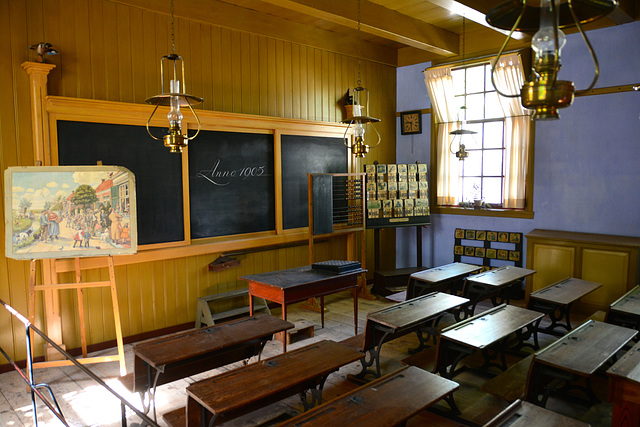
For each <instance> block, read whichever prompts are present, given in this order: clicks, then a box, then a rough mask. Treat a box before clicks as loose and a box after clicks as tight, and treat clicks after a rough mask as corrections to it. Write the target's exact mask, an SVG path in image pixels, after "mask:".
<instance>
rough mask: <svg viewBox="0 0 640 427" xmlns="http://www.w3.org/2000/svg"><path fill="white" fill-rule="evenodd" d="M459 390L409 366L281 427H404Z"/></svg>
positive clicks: (455, 384)
mask: <svg viewBox="0 0 640 427" xmlns="http://www.w3.org/2000/svg"><path fill="white" fill-rule="evenodd" d="M458 387H459V386H458V384H457V383H455V382H453V381H450V380H447V379H445V378H442V377H439V376H437V375H434V374H432V373H430V372H426V371H423V370H422V369H420V368H416V367H413V366H407V367H404V368H402V369H400V370H398V371H396V372H393V373H391V374H388V375H385V376H384V377H381V378H378V379H376V380H374V381H371V382H370V383H368V384H365V385H363V386H361V387H359V388H357V389H355V390H353V391H352V392H350V393H347V394H346V395H343V396H341V397H338V398H337V399H334V400H332V401H330V402H327V403H325V404H324V405H321V406H318V407H316V408H314V409H312V410H310V411H307V412H306V413H304V414H300V415H298V416H297V417H294V418H292V419H290V420H288V421H287V422H285V423H283V424H281V425H280V427H293V426H301V425H304V426H305V427H313V426H322V427H324V426H344V425H351V426H355V425H361V426H367V427H387V426H398V425H404V423H406V421H407V420H409V419H410V418H412V417H413V416H415V415H416V414H418V413H419V412H421V411H423V410H425V409H426V408H428V407H429V406H431V405H433V404H434V403H435V402H437V401H439V400H440V399H442V398H446V397H448V396H451V395H452V394H453V392H454V391H455V390H457V389H458Z"/></svg>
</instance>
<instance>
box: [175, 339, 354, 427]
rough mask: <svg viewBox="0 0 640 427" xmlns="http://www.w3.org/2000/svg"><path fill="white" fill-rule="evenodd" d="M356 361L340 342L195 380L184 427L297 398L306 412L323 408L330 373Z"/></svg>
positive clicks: (309, 348) (327, 342)
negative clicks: (323, 395)
mask: <svg viewBox="0 0 640 427" xmlns="http://www.w3.org/2000/svg"><path fill="white" fill-rule="evenodd" d="M360 357H362V354H361V353H360V352H358V351H355V350H353V349H350V348H348V347H346V346H344V345H342V344H340V343H337V342H334V341H320V342H317V343H314V344H311V345H308V346H306V347H302V348H299V349H296V350H293V351H290V352H287V353H283V354H280V355H278V356H275V357H272V358H269V359H266V360H263V361H261V362H256V363H252V364H249V365H246V366H243V367H241V368H237V369H234V370H232V371H228V372H224V373H222V374H219V375H216V376H214V377H211V378H207V379H205V380H201V381H198V382H196V383H193V384H191V385H190V386H189V387H187V409H186V419H187V426H188V427H193V426H200V425H209V426H211V425H214V424H216V423H218V422H226V421H229V420H231V419H233V418H236V417H238V416H241V415H245V414H247V413H249V412H251V411H254V410H256V409H258V408H262V407H264V406H267V405H270V404H272V403H274V402H277V401H280V400H282V399H284V398H286V397H289V396H292V395H294V394H297V393H300V396H301V399H302V404H303V406H304V408H305V409H309V408H311V407H313V406H315V405H316V404H320V403H322V388H323V386H324V382H325V380H326V379H327V377H328V376H329V374H331V373H332V372H335V371H337V370H338V369H340V367H342V366H344V365H347V364H349V363H351V362H355V361H356V360H358V359H360ZM307 392H309V395H308V394H307ZM202 421H204V423H203V424H201V423H202Z"/></svg>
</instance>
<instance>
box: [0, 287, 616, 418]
mask: <svg viewBox="0 0 640 427" xmlns="http://www.w3.org/2000/svg"><path fill="white" fill-rule="evenodd" d="M521 302H522V301H520V303H521ZM514 303H516V304H518V303H519V301H515V302H514ZM325 304H326V308H327V312H326V314H325V327H324V329H322V328H320V314H319V313H316V312H313V311H309V310H306V309H303V308H301V307H300V304H294V305H292V306H290V308H289V318H288V320H290V321H294V322H295V321H296V320H306V321H310V322H313V323H315V324H316V325H317V327H316V329H315V337H313V338H307V337H304V338H302V337H301V338H302V339H299V340H294V341H293V343H292V344H291V345H290V346H289V347H288V349H293V348H297V347H301V346H305V345H308V344H310V343H312V342H313V341H315V340H323V339H331V340H334V341H341V340H343V339H346V338H349V337H351V336H353V333H354V329H353V300H352V299H351V296H350V294H347V293H344V294H336V295H333V296H329V297H326V298H325ZM391 304H394V302H392V301H390V300H387V299H385V298H382V297H378V298H377V299H376V300H368V299H360V300H359V305H358V307H359V316H358V317H359V320H358V326H359V330H360V332H362V331H363V330H364V324H365V319H366V315H367V313H368V312H371V311H374V310H378V309H380V308H384V307H386V306H388V305H391ZM486 308H489V306H488V305H484V306H479V307H478V309H477V311H476V313H479V312H480V311H482V310H483V309H486ZM272 314H274V315H279V314H280V313H279V311H278V310H274V311H272ZM582 320H583V319H582V318H580V317H579V316H578V317H577V318H576V319H573V320H572V322H574V325H577V324H579V322H580V321H582ZM452 323H454V319H453V316H452V315H449V314H447V315H445V317H444V318H443V320H442V321H441V323H440V327H445V326H448V325H450V324H452ZM552 341H553V337H550V336H548V335H541V345H543V346H544V345H546V344H547V343H549V342H552ZM417 344H418V339H417V337H416V335H415V334H411V335H408V336H405V337H402V338H399V339H396V340H394V341H392V342H390V343H387V344H385V345H384V346H383V349H382V355H381V365H382V366H381V367H382V371H383V373H388V372H391V371H393V370H395V369H398V368H400V367H401V366H403V364H402V360H403V359H406V358H407V357H408V356H409V353H408V349H410V348H413V347H416V346H417ZM281 351H282V343H281V342H279V341H270V342H269V343H267V345H266V347H265V350H264V352H263V358H265V357H270V356H273V355H276V354H280V353H281ZM112 353H114V351H105V352H102V353H100V354H112ZM432 354H433V355H435V352H432ZM520 360H521V357H516V356H509V358H508V363H509V366H512V365H515V364H516V363H517V362H518V361H520ZM126 361H127V368H128V371H129V372H131V369H132V366H133V357H132V354H131V351H130V346H126ZM477 362H478V360H473V358H470V360H468V361H467V362H466V363H467V364H468V365H469V366H472V365H473V364H474V363H477ZM422 363H423V367H424V368H426V369H430V367H431V366H432V363H433V360H429V358H426V359H423V362H422ZM238 366H240V364H239V363H238V364H234V365H229V366H226V367H224V368H222V369H217V370H213V371H209V372H206V373H203V374H200V375H197V376H193V377H189V378H187V379H185V380H181V381H176V382H174V383H171V384H167V385H163V386H160V387H158V391H157V397H156V405H157V413H158V421H159V424H160V425H166V424H165V423H164V421H163V420H162V417H161V414H163V413H166V412H169V411H171V410H173V409H176V408H179V407H181V406H184V405H185V403H186V394H185V388H186V387H187V385H188V384H190V383H192V382H194V381H197V380H200V379H203V378H206V377H209V376H212V375H215V374H216V373H219V372H222V371H226V370H229V369H233V368H235V367H238ZM90 369H91V370H92V371H93V372H94V373H96V374H97V375H98V376H99V377H100V378H102V379H103V380H104V381H105V382H106V383H107V384H108V385H109V386H110V387H112V388H113V389H114V390H115V391H117V392H118V393H119V394H121V395H122V396H124V397H125V398H126V399H127V400H128V401H129V402H132V403H133V404H134V405H135V406H136V407H138V408H140V407H141V402H140V398H139V396H138V395H137V394H136V395H134V394H131V393H129V392H128V391H127V390H126V389H125V388H124V386H122V384H121V383H120V381H119V380H118V378H117V377H118V375H119V368H118V365H117V363H102V364H96V365H90ZM359 370H360V364H359V362H356V363H352V364H350V365H347V366H345V367H343V368H342V369H340V371H338V372H336V373H334V374H332V375H331V376H330V377H329V379H328V380H327V383H326V384H325V387H324V392H323V399H324V400H325V401H327V400H330V399H332V398H333V397H336V396H338V395H341V394H343V393H345V392H347V391H349V390H352V389H354V388H356V387H357V384H355V383H353V382H352V381H350V380H349V379H347V375H348V374H357V373H358V372H359ZM35 377H36V380H37V382H39V383H47V384H49V385H50V386H51V388H52V390H53V392H54V395H55V396H56V398H57V400H58V402H59V404H60V406H61V407H62V411H63V413H64V415H65V417H66V420H67V422H68V424H69V425H71V426H120V425H121V421H120V417H121V411H120V404H119V402H118V401H117V399H115V398H114V397H113V396H111V395H110V394H109V393H108V392H107V391H105V390H104V389H102V388H101V387H99V386H97V384H96V383H95V382H94V381H93V380H92V379H91V378H89V377H88V376H86V374H84V373H83V372H81V371H80V370H79V369H78V368H75V367H64V368H47V369H39V370H37V371H36V373H35ZM490 379H491V376H487V375H480V374H478V373H477V371H473V370H468V371H465V372H463V373H461V374H459V375H457V376H456V377H455V378H454V380H455V381H456V382H458V383H460V385H461V387H460V389H459V390H458V391H456V393H455V399H456V402H457V404H458V406H459V408H460V409H461V412H462V415H461V416H460V417H459V418H458V419H457V420H456V421H447V420H444V418H442V417H441V415H444V416H447V415H448V413H449V411H448V406H447V405H446V404H444V403H443V404H438V405H436V406H435V407H434V408H433V411H435V412H437V413H434V412H433V411H430V412H423V413H421V414H419V415H418V416H416V417H414V418H413V419H412V420H410V422H409V423H408V425H409V426H425V425H454V426H455V425H481V424H482V423H484V422H486V421H488V420H489V419H491V417H493V416H494V415H495V414H496V413H497V412H499V410H500V409H501V408H503V407H506V406H507V405H508V402H507V401H506V400H504V399H502V398H500V397H496V396H494V395H493V394H490V393H488V392H486V391H484V390H483V386H485V388H489V389H491V387H486V385H487V381H489V380H490ZM594 389H595V391H596V394H597V395H598V397H600V398H601V400H602V403H600V404H598V405H595V406H594V407H591V408H589V407H585V406H582V405H581V404H580V403H579V402H572V401H570V400H565V399H560V398H551V399H550V400H549V402H548V404H547V408H549V409H552V410H555V411H557V412H560V413H563V414H565V415H568V416H570V417H572V418H576V419H581V420H583V421H586V422H588V423H590V424H591V425H592V426H596V427H597V426H608V425H610V424H611V405H610V404H609V403H607V402H606V392H607V389H608V387H607V384H606V377H604V376H603V377H602V378H598V379H597V380H596V382H595V385H594ZM299 411H302V404H301V402H300V399H299V397H298V396H292V397H291V398H288V399H286V400H284V401H282V402H279V403H277V404H274V405H271V406H270V407H268V408H266V409H265V410H262V411H258V412H256V413H252V414H250V415H249V416H245V417H242V418H238V419H236V420H233V421H231V422H229V423H226V424H225V425H227V426H255V425H275V424H277V421H278V420H283V419H286V418H287V417H289V416H291V415H293V414H295V413H297V412H299ZM438 414H440V415H438ZM128 420H129V421H128V424H129V425H130V426H137V425H138V419H137V417H135V416H134V415H133V414H128ZM38 423H39V425H40V426H59V425H61V424H60V422H59V421H57V419H55V417H54V416H53V415H52V414H51V413H50V411H49V410H48V409H47V408H46V407H45V406H44V405H39V407H38ZM32 425H34V422H33V411H32V407H31V399H30V395H29V393H28V391H27V388H26V386H25V385H24V383H23V382H22V380H21V378H20V377H19V375H18V374H17V373H16V372H9V373H5V374H1V375H0V426H3V427H4V426H8V427H13V426H16V427H19V426H32Z"/></svg>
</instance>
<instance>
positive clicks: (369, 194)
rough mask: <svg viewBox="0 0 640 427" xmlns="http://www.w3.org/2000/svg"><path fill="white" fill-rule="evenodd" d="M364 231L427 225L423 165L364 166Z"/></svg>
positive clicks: (425, 168) (424, 167) (375, 164)
mask: <svg viewBox="0 0 640 427" xmlns="http://www.w3.org/2000/svg"><path fill="white" fill-rule="evenodd" d="M364 169H365V176H366V184H365V192H366V200H367V228H387V227H408V226H415V225H429V224H430V223H431V215H430V209H429V174H428V170H427V165H426V164H423V163H417V162H416V163H408V164H380V163H378V162H377V161H376V162H374V164H371V165H365V166H364Z"/></svg>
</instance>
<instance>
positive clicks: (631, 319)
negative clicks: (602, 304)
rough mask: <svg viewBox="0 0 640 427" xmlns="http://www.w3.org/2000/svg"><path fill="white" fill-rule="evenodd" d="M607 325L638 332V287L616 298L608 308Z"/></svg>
mask: <svg viewBox="0 0 640 427" xmlns="http://www.w3.org/2000/svg"><path fill="white" fill-rule="evenodd" d="M607 323H613V324H615V325H620V326H626V327H629V328H633V329H635V330H637V331H638V330H640V286H636V287H635V288H633V289H631V290H630V291H629V292H627V293H626V294H624V295H623V296H621V297H620V298H618V300H616V301H615V302H613V303H612V304H611V306H610V307H609V311H608V312H607Z"/></svg>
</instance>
